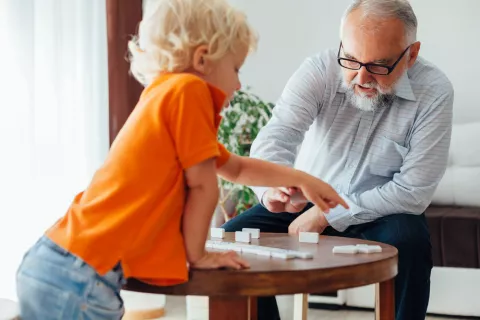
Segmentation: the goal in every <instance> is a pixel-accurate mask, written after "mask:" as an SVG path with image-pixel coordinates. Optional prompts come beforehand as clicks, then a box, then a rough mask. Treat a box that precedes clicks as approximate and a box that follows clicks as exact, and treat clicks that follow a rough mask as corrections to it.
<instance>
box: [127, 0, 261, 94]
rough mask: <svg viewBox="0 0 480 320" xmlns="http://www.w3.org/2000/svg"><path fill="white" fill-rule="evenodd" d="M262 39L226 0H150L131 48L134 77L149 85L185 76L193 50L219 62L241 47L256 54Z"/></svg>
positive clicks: (130, 57) (130, 44)
mask: <svg viewBox="0 0 480 320" xmlns="http://www.w3.org/2000/svg"><path fill="white" fill-rule="evenodd" d="M257 41H258V38H257V35H256V34H255V32H254V31H253V29H252V28H251V27H250V25H249V24H248V23H247V19H246V16H245V15H244V14H243V13H242V12H240V11H239V10H237V9H235V8H233V7H232V6H231V5H230V4H228V2H227V0H148V2H147V3H146V6H145V8H144V15H143V19H142V21H141V23H140V26H139V32H138V36H135V37H133V39H132V40H131V41H129V43H128V48H129V60H130V72H131V73H132V74H133V76H134V77H135V79H137V80H138V81H139V82H140V83H141V84H143V85H145V86H147V85H148V84H150V83H151V82H152V80H153V79H155V78H156V77H157V76H158V75H159V74H160V73H162V72H182V71H185V70H186V69H188V68H189V67H190V66H191V63H192V55H193V52H194V50H195V49H196V48H197V47H198V46H200V45H207V46H208V55H207V56H205V59H211V60H217V59H220V58H222V57H223V56H225V55H226V54H227V53H228V52H229V51H235V49H236V48H239V46H244V47H247V48H249V49H250V50H254V49H255V48H256V45H257Z"/></svg>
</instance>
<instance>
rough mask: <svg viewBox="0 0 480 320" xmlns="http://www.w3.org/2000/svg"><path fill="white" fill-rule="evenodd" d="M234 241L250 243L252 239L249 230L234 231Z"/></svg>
mask: <svg viewBox="0 0 480 320" xmlns="http://www.w3.org/2000/svg"><path fill="white" fill-rule="evenodd" d="M235 241H238V242H246V243H250V242H251V241H252V234H251V233H250V232H243V231H236V232H235Z"/></svg>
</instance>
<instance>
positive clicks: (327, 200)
mask: <svg viewBox="0 0 480 320" xmlns="http://www.w3.org/2000/svg"><path fill="white" fill-rule="evenodd" d="M302 180H303V181H302V182H300V185H299V189H300V190H301V192H302V194H303V195H304V196H305V197H306V198H307V199H308V200H310V201H311V202H312V203H313V204H315V205H316V206H318V207H319V208H320V209H322V211H323V212H324V213H328V212H329V210H330V208H335V207H336V206H337V205H339V204H340V205H342V207H344V208H345V209H348V208H349V207H348V204H347V203H346V202H345V200H343V199H342V198H341V197H340V196H339V195H338V193H337V192H336V191H335V189H333V188H332V186H330V185H329V184H328V183H325V182H323V181H322V180H320V179H317V178H315V177H313V176H311V175H308V174H305V176H304V178H303V179H302Z"/></svg>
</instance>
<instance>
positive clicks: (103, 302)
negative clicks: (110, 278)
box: [83, 277, 124, 320]
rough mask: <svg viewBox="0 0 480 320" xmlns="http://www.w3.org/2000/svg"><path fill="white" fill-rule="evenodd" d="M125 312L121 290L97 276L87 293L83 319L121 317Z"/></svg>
mask: <svg viewBox="0 0 480 320" xmlns="http://www.w3.org/2000/svg"><path fill="white" fill-rule="evenodd" d="M123 314H124V305H123V300H122V298H121V297H120V292H119V291H116V290H115V289H114V288H113V287H111V286H110V285H108V284H106V283H105V282H103V281H102V280H101V279H99V278H98V277H97V279H96V281H95V282H94V283H93V284H92V285H91V286H90V290H89V292H88V294H87V308H86V310H84V312H83V319H99V320H100V319H121V318H122V317H123Z"/></svg>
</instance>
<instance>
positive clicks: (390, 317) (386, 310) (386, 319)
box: [375, 278, 395, 320]
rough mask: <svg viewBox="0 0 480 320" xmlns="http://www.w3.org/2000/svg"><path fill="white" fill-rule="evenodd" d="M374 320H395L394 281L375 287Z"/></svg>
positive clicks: (378, 284)
mask: <svg viewBox="0 0 480 320" xmlns="http://www.w3.org/2000/svg"><path fill="white" fill-rule="evenodd" d="M375 320H395V279H394V278H392V279H390V280H387V281H384V282H380V283H377V284H376V285H375Z"/></svg>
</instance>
